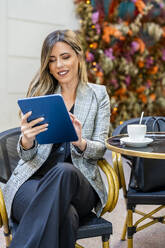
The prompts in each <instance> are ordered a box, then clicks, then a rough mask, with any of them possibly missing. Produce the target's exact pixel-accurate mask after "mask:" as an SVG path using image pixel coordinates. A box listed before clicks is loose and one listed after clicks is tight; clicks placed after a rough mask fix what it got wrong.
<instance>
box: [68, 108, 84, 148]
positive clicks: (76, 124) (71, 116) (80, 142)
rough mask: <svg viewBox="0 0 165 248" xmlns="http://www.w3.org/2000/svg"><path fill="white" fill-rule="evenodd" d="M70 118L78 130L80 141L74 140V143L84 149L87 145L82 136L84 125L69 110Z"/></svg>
mask: <svg viewBox="0 0 165 248" xmlns="http://www.w3.org/2000/svg"><path fill="white" fill-rule="evenodd" d="M69 115H70V118H71V120H72V123H73V126H74V128H75V130H76V133H77V136H78V141H75V142H72V144H73V145H75V146H77V147H78V148H79V149H80V150H81V151H84V150H85V148H86V145H87V142H86V140H85V139H83V138H82V126H81V123H80V121H79V120H78V119H77V118H76V116H75V115H73V114H72V113H70V112H69Z"/></svg>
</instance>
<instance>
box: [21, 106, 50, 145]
mask: <svg viewBox="0 0 165 248" xmlns="http://www.w3.org/2000/svg"><path fill="white" fill-rule="evenodd" d="M31 114H32V112H31V111H30V112H28V113H26V114H25V115H22V118H21V132H22V139H21V144H22V146H23V148H25V149H27V150H28V149H30V148H32V147H33V144H34V140H35V137H36V135H37V134H39V133H41V132H44V131H46V130H47V127H48V124H42V125H39V126H35V125H36V124H38V123H40V122H41V121H43V120H44V118H43V117H42V118H37V119H35V120H33V121H30V122H28V121H27V119H28V117H29V116H30V115H31ZM34 126H35V127H34Z"/></svg>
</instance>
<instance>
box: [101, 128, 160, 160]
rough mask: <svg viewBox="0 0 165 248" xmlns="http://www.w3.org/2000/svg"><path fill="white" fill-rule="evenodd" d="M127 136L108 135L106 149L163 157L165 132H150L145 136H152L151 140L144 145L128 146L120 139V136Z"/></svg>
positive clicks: (122, 152)
mask: <svg viewBox="0 0 165 248" xmlns="http://www.w3.org/2000/svg"><path fill="white" fill-rule="evenodd" d="M123 137H128V135H127V134H120V135H117V136H112V137H109V138H108V139H107V140H106V141H105V144H106V147H107V149H109V150H111V151H113V152H116V153H120V154H124V155H130V156H135V157H142V158H155V159H165V132H150V133H147V134H146V136H145V137H148V138H152V139H153V142H152V143H150V144H149V145H147V146H146V147H130V146H127V145H125V144H123V142H121V141H120V139H121V138H123Z"/></svg>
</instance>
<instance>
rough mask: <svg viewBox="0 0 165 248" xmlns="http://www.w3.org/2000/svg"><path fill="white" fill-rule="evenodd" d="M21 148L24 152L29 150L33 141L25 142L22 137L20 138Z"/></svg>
mask: <svg viewBox="0 0 165 248" xmlns="http://www.w3.org/2000/svg"><path fill="white" fill-rule="evenodd" d="M20 142H21V146H22V147H23V149H24V150H29V149H31V148H32V147H33V146H34V141H32V142H29V141H28V142H27V141H26V139H25V138H24V136H22V138H21V140H20Z"/></svg>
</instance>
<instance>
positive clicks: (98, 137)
mask: <svg viewBox="0 0 165 248" xmlns="http://www.w3.org/2000/svg"><path fill="white" fill-rule="evenodd" d="M60 92H61V89H60V87H59V88H58V89H57V91H56V92H55V93H60ZM74 115H75V116H76V117H77V118H78V120H79V121H80V122H81V124H82V137H83V138H85V139H86V141H87V147H86V150H85V151H84V152H83V153H80V152H79V151H78V149H76V147H75V146H73V145H72V144H71V145H70V146H71V157H72V161H73V165H74V166H75V167H77V168H78V169H79V170H80V171H81V172H82V174H83V175H84V176H85V177H86V178H87V179H88V181H89V182H90V184H91V185H92V186H93V188H94V189H95V190H96V192H97V193H98V195H99V198H100V202H99V203H98V205H97V207H96V209H95V210H96V213H97V215H98V216H99V215H100V213H101V211H102V209H103V207H104V205H105V203H106V199H107V193H106V189H105V186H104V183H103V181H102V179H101V176H100V172H99V168H98V166H97V160H98V159H99V158H102V157H103V155H104V152H105V149H106V148H105V144H104V141H105V139H106V138H107V136H108V132H109V123H110V103H109V96H108V94H107V92H106V88H105V86H101V85H96V84H91V83H88V84H84V83H79V85H78V88H77V94H76V101H75V106H74ZM51 148H52V144H46V145H38V144H37V142H35V147H34V148H33V149H30V150H27V151H25V150H23V148H22V147H21V145H20V142H18V153H19V156H20V158H21V159H20V160H19V162H18V165H17V167H16V168H15V170H14V171H13V173H12V175H11V177H10V179H9V180H8V182H7V184H6V185H5V187H4V189H3V193H4V198H5V203H6V207H7V213H8V216H9V217H10V214H11V206H12V202H13V198H14V196H15V194H16V192H17V190H18V189H19V187H20V186H21V185H22V184H23V183H24V182H25V181H26V180H28V179H29V178H30V177H31V176H32V175H33V174H34V173H35V172H36V171H37V170H38V169H39V168H40V167H41V165H42V164H43V163H44V162H45V160H46V159H47V158H48V156H49V153H50V151H51Z"/></svg>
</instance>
